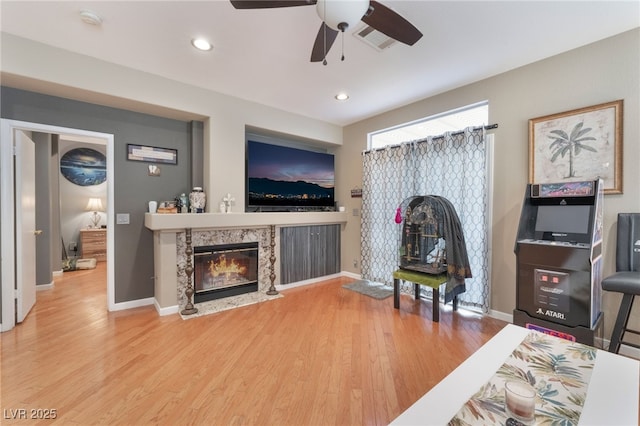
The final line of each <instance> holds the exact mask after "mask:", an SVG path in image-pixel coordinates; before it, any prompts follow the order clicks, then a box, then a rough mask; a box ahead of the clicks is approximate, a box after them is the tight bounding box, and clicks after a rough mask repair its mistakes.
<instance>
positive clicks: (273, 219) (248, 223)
mask: <svg viewBox="0 0 640 426" xmlns="http://www.w3.org/2000/svg"><path fill="white" fill-rule="evenodd" d="M331 223H333V224H335V223H339V224H343V225H344V224H346V223H347V213H346V212H290V213H288V212H283V213H274V212H264V213H176V214H161V213H153V214H152V213H145V216H144V226H146V227H147V228H148V229H150V230H152V231H180V230H184V229H186V228H191V229H220V228H260V227H266V226H270V225H276V226H301V225H322V224H331Z"/></svg>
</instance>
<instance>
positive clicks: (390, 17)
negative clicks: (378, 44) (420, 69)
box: [362, 0, 422, 46]
mask: <svg viewBox="0 0 640 426" xmlns="http://www.w3.org/2000/svg"><path fill="white" fill-rule="evenodd" d="M369 6H370V7H369V11H368V12H367V13H366V14H365V15H364V16H363V17H362V21H363V22H364V23H365V24H367V25H369V26H370V27H372V28H374V29H376V30H378V31H380V32H381V33H384V34H386V35H388V36H389V37H391V38H392V39H394V40H398V41H399V42H402V43H404V44H408V45H409V46H413V45H414V44H415V42H417V41H418V40H420V38H421V37H422V33H421V32H420V31H419V30H418V29H417V28H416V27H414V26H413V24H411V22H409V21H407V20H406V19H404V18H403V17H402V16H400V15H398V14H397V13H396V12H394V11H393V10H391V9H389V8H388V7H387V6H385V5H383V4H381V3H378V2H377V1H375V0H370V1H369Z"/></svg>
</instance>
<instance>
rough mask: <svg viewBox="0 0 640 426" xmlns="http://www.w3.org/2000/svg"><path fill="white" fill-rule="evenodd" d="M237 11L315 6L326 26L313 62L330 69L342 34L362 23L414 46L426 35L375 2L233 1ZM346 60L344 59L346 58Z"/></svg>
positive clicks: (315, 44)
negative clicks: (330, 55)
mask: <svg viewBox="0 0 640 426" xmlns="http://www.w3.org/2000/svg"><path fill="white" fill-rule="evenodd" d="M230 1H231V4H232V5H233V7H235V8H236V9H270V8H276V7H293V6H312V5H314V4H315V5H316V12H317V13H318V16H319V17H320V19H322V24H321V25H320V30H319V31H318V35H317V36H316V41H315V42H314V44H313V49H312V50H311V62H320V61H322V63H324V64H325V65H326V63H327V62H326V59H325V58H326V56H327V52H329V49H331V46H332V45H333V42H334V41H335V40H336V37H337V36H338V33H339V32H342V33H344V32H345V31H346V30H347V28H350V27H353V26H355V25H356V24H357V23H358V21H362V22H364V23H365V24H367V25H369V26H370V27H372V28H373V29H375V30H378V31H380V32H381V33H383V34H385V35H387V36H388V37H391V38H392V39H394V40H397V41H399V42H402V43H404V44H407V45H409V46H413V44H415V42H417V41H418V40H420V38H421V37H422V33H421V32H420V31H419V30H418V29H417V28H416V27H414V26H413V25H412V24H411V23H410V22H409V21H407V20H406V19H404V18H403V17H402V16H400V15H398V14H397V13H396V12H394V11H393V10H391V9H389V8H388V7H386V6H384V5H383V4H381V3H379V2H377V1H375V0H230ZM342 59H343V60H344V55H343V56H342Z"/></svg>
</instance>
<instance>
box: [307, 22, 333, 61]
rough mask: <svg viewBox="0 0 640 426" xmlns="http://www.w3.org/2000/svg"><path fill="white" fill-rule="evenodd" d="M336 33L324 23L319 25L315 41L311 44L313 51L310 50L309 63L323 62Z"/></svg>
mask: <svg viewBox="0 0 640 426" xmlns="http://www.w3.org/2000/svg"><path fill="white" fill-rule="evenodd" d="M337 36H338V31H336V30H334V29H333V28H330V27H328V26H327V24H325V23H324V22H323V23H322V25H320V30H319V31H318V35H317V36H316V41H315V43H313V50H311V62H320V61H323V60H324V58H325V56H327V55H326V54H327V53H328V52H329V50H330V49H331V46H332V45H333V42H334V41H336V37H337Z"/></svg>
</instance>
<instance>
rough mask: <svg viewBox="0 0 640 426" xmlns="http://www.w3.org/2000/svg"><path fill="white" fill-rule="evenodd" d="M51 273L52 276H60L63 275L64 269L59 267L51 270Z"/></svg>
mask: <svg viewBox="0 0 640 426" xmlns="http://www.w3.org/2000/svg"><path fill="white" fill-rule="evenodd" d="M52 274H53V276H54V277H61V276H63V275H64V271H63V270H62V269H60V270H59V271H53V272H52Z"/></svg>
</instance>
